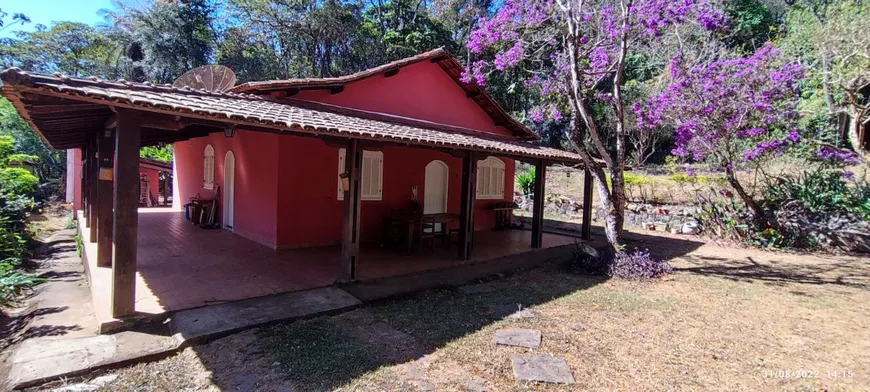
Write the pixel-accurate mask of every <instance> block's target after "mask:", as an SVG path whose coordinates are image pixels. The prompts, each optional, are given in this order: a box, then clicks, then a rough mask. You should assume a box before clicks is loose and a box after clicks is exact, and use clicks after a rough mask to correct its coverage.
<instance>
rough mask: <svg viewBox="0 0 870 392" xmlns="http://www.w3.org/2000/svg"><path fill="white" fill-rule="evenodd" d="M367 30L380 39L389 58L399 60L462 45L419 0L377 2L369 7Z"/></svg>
mask: <svg viewBox="0 0 870 392" xmlns="http://www.w3.org/2000/svg"><path fill="white" fill-rule="evenodd" d="M364 17H365V20H364V22H363V24H362V28H363V30H364V31H365V32H366V33H367V34H370V35H371V36H372V38H373V39H375V40H376V41H378V42H379V43H380V45H379V46H380V50H381V51H382V52H383V54H382V55H383V57H384V59H385V61H390V60H396V59H400V58H404V57H408V56H413V55H415V54H417V53H420V52H423V51H426V50H430V49H434V48H437V47H441V46H444V47H446V48H447V49H448V50H450V51H452V52H456V51H457V50H458V49H459V45H457V43H456V41H455V40H454V39H453V37H452V35H451V33H450V31H449V30H447V28H446V27H445V26H444V24H442V23H441V22H440V21H438V20H436V19H433V18H431V17H430V13H429V11H428V10H427V9H426V4H425V3H424V2H422V1H418V0H393V1H383V2H376V3H373V4H372V5H370V6H369V7H367V8H366V9H365V13H364Z"/></svg>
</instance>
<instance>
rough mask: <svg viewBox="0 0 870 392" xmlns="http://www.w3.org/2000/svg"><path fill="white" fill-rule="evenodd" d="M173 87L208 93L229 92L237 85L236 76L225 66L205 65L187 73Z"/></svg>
mask: <svg viewBox="0 0 870 392" xmlns="http://www.w3.org/2000/svg"><path fill="white" fill-rule="evenodd" d="M172 85H173V86H174V87H190V88H195V89H201V90H208V91H227V90H229V89H231V88H233V86H235V85H236V74H235V73H234V72H233V70H231V69H229V68H227V67H224V66H223V65H203V66H202V67H196V68H194V69H191V70H190V71H187V72H185V73H184V75H181V77H179V78H178V79H176V80H175V83H172Z"/></svg>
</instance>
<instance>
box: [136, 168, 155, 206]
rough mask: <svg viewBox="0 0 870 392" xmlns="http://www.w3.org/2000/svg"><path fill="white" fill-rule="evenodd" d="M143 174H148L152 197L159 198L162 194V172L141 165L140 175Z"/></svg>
mask: <svg viewBox="0 0 870 392" xmlns="http://www.w3.org/2000/svg"><path fill="white" fill-rule="evenodd" d="M142 174H145V175H146V176H148V188H149V192H151V197H152V198H154V199H155V200H157V199H158V198H159V194H160V193H159V192H160V172H158V171H157V170H154V169H149V168H147V167H142V166H139V176H140V177H141V176H142Z"/></svg>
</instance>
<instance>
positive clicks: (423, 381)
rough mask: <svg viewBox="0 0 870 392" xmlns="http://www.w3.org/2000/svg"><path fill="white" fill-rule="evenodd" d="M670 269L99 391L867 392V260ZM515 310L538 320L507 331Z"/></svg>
mask: <svg viewBox="0 0 870 392" xmlns="http://www.w3.org/2000/svg"><path fill="white" fill-rule="evenodd" d="M644 238H645V239H643V240H637V242H636V243H635V245H637V246H641V247H648V248H649V249H651V250H652V251H653V253H654V254H656V253H658V254H660V255H665V254H667V253H668V249H669V248H668V246H669V245H668V244H670V243H671V241H672V239H671V238H670V237H669V236H667V235H665V234H657V235H656V236H646V237H644ZM682 238H685V237H682ZM656 250H659V251H658V252H657V251H656ZM671 263H672V265H673V266H674V267H675V268H676V270H677V271H676V273H675V274H674V275H672V276H670V277H668V278H666V279H664V280H661V281H657V282H652V283H642V282H628V281H616V280H602V279H599V278H592V277H586V276H577V275H572V274H570V273H568V272H566V271H565V270H563V269H562V268H560V267H557V266H552V267H547V268H539V269H534V270H529V271H524V272H520V273H518V274H516V275H513V276H509V277H506V278H504V279H501V280H496V281H491V282H486V283H484V284H483V285H479V286H475V287H474V288H473V289H470V290H469V289H463V290H460V289H444V290H431V291H426V292H422V293H418V294H415V295H412V296H408V297H403V298H397V299H392V300H388V301H383V302H378V303H374V304H370V305H368V306H366V307H363V308H361V309H358V310H355V311H352V312H349V313H344V314H340V315H336V316H329V317H320V318H316V319H312V320H306V321H301V322H295V323H290V324H285V325H278V326H274V327H270V328H264V329H260V330H254V331H247V332H245V333H242V334H238V335H234V336H230V337H227V338H224V339H221V340H218V341H215V342H212V343H210V344H208V345H205V346H199V347H195V348H191V349H188V350H186V351H185V352H183V353H181V354H178V355H176V356H174V357H171V358H168V359H164V360H162V361H159V362H155V363H150V364H141V365H137V366H134V367H131V368H127V369H122V370H118V371H115V373H114V374H117V375H118V376H119V377H118V379H117V380H116V381H115V382H113V383H111V384H109V385H108V386H106V390H113V391H117V390H131V391H132V390H137V391H143V390H146V391H147V390H155V391H156V390H181V389H188V390H223V391H230V390H266V391H268V390H274V391H278V390H294V391H321V390H347V391H385V390H386V391H393V390H402V391H404V390H437V391H441V390H488V391H526V390H534V391H539V390H540V391H549V390H655V391H659V390H673V389H683V390H797V391H803V390H868V388H870V334H868V331H870V263H868V260H867V259H866V258H859V257H850V256H831V255H797V254H788V253H772V252H764V251H758V250H753V249H739V248H731V247H721V246H717V245H713V244H701V243H697V246H696V247H694V248H693V249H692V250H691V251H689V252H688V253H686V252H683V254H678V256H675V257H674V258H672V259H671ZM469 291H470V292H469ZM517 304H520V305H522V306H523V307H527V308H529V309H530V310H531V311H532V312H533V313H534V314H535V317H534V318H528V319H517V320H511V319H504V318H503V316H504V314H505V310H506V309H507V308H510V306H516V305H517ZM505 327H521V328H534V329H538V330H540V331H541V332H542V334H543V340H542V344H541V347H540V348H538V349H533V350H532V349H525V348H519V347H505V346H496V345H495V344H493V343H492V336H493V333H494V331H495V330H497V329H500V328H505ZM521 353H536V354H549V355H553V356H557V357H560V358H564V359H565V360H566V361H567V362H568V364H569V365H570V368H571V370H572V372H573V375H574V378H575V380H576V382H577V383H576V384H575V385H572V386H564V385H552V384H542V383H521V382H517V381H516V380H515V379H514V377H513V371H512V368H511V362H510V357H511V355H514V354H521Z"/></svg>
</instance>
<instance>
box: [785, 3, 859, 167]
mask: <svg viewBox="0 0 870 392" xmlns="http://www.w3.org/2000/svg"><path fill="white" fill-rule="evenodd" d="M785 26H786V35H785V37H784V38H783V39H781V40H780V41H779V42H778V45H779V46H780V47H782V48H783V51H784V52H785V53H787V54H789V55H790V56H791V57H792V58H794V59H796V60H797V61H799V62H800V63H801V64H802V65H803V66H804V68H806V69H807V70H808V71H809V72H808V74H809V78H808V81H807V83H808V85H809V86H811V87H814V86H815V87H820V88H816V89H814V90H813V89H810V92H809V93H808V94H807V95H806V96H805V99H804V101H803V102H802V106H803V107H802V109H803V110H804V111H805V112H810V113H815V114H817V115H818V116H820V117H827V118H828V119H829V129H828V132H829V133H828V135H827V137H825V135H823V138H827V139H828V140H830V141H833V142H837V141H839V140H848V141H849V142H850V143H851V146H852V148H853V149H855V151H857V152H860V153H861V154H860V155H863V157H864V160H865V161H866V160H868V158H870V156H868V154H867V152H866V151H863V150H864V149H866V148H867V146H865V145H864V144H863V143H864V140H865V138H864V137H862V133H863V124H865V123H867V121H870V104H868V97H867V95H868V93H870V52H868V48H870V34H867V32H868V31H870V3H868V2H866V1H860V0H843V1H831V2H828V1H822V2H818V3H816V2H814V1H810V0H807V1H805V2H803V3H799V4H798V5H796V6H795V7H793V8H791V9H790V10H789V11H788V14H787V15H786V24H785ZM840 113H843V114H845V115H846V116H847V117H848V125H847V127H844V128H845V134H840V133H839V131H838V130H836V129H834V122H833V121H830V120H831V119H833V118H835V116H837V115H838V114H840Z"/></svg>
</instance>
